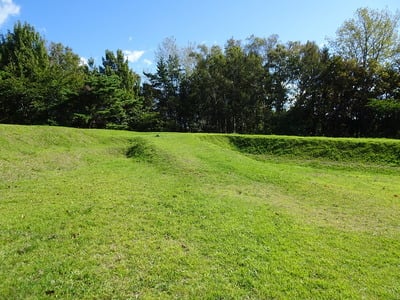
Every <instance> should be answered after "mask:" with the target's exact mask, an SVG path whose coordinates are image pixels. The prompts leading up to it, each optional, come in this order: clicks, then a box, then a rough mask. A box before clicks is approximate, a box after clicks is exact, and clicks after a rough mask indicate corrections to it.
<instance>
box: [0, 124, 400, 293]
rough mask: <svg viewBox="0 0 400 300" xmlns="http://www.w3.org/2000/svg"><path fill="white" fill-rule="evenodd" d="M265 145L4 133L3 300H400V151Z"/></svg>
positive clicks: (85, 133) (380, 146)
mask: <svg viewBox="0 0 400 300" xmlns="http://www.w3.org/2000/svg"><path fill="white" fill-rule="evenodd" d="M270 138H271V137H270ZM246 139H251V140H250V141H249V140H246ZM253 139H255V140H258V142H255V141H254V140H253ZM265 139H266V138H264V137H242V139H241V137H240V136H225V135H207V134H197V135H196V134H178V133H159V134H156V133H132V132H123V131H105V130H104V131H101V130H79V129H68V128H55V127H25V126H6V125H0V171H1V172H0V299H47V298H49V299H51V298H60V299H399V298H400V284H399V282H400V141H391V140H351V139H347V140H334V139H298V138H296V139H295V138H289V137H288V138H284V137H275V138H274V139H277V140H278V142H276V141H274V142H273V145H275V146H266V142H265ZM291 139H292V140H293V139H294V140H296V141H298V142H295V144H296V143H297V144H296V145H297V147H300V144H306V146H304V147H305V148H304V150H302V151H299V150H296V149H299V148H293V147H294V146H293V144H290V142H288V140H291ZM285 140H286V142H285ZM299 141H300V142H299ZM305 141H306V142H305ZM318 141H320V142H318ZM338 142H340V143H344V144H343V145H342V146H340V147H344V148H343V149H347V150H346V151H348V153H344V154H343V153H341V152H340V147H338V149H336V150H334V151H333V153H334V154H329V153H332V151H330V150H329V149H331V148H332V147H331V146H329V145H328V146H326V145H325V146H321V144H320V143H328V144H329V143H338ZM360 142H362V143H365V144H366V146H365V147H364V146H363V147H361V146H360V145H359V144H357V143H360ZM276 143H277V144H278V145H279V146H276ZM288 143H289V144H288ZM310 143H311V144H312V145H314V147H311V148H310V146H309V144H310ZM371 145H372V146H371ZM385 145H387V146H385ZM320 146H321V147H320ZM316 147H317V148H318V147H320V148H321V149H325V150H321V151H317V152H315V153H314V152H312V150H310V149H316ZM361 148H362V149H364V148H368V149H370V150H362V151H361V150H360V149H361ZM271 149H275V150H274V151H273V150H271ZM277 149H278V150H277ZM279 149H280V150H279ZM282 149H286V150H282ZM307 149H309V150H307ZM318 149H319V148H318ZM327 149H328V150H327ZM349 149H350V150H349ZM351 149H353V150H354V151H351ZM378 150H379V153H380V154H382V153H384V152H385V151H388V153H391V154H387V155H378V154H377V153H378V152H377V151H378ZM368 151H369V152H368ZM307 153H309V154H307ZM357 153H358V155H357ZM374 153H375V154H374ZM332 155H333V156H332ZM374 155H375V156H374ZM389 156H390V158H389V159H385V157H389ZM346 157H347V159H346ZM365 157H368V159H365Z"/></svg>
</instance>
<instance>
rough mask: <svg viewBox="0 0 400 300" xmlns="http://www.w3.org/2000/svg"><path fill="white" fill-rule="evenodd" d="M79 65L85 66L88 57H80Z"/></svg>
mask: <svg viewBox="0 0 400 300" xmlns="http://www.w3.org/2000/svg"><path fill="white" fill-rule="evenodd" d="M79 64H80V65H81V66H87V65H88V59H87V58H86V57H81V61H80V63H79Z"/></svg>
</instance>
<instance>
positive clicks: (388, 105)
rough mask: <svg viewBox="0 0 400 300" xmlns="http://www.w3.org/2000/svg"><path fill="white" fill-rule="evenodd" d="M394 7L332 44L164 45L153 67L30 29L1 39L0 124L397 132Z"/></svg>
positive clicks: (370, 14) (399, 83)
mask: <svg viewBox="0 0 400 300" xmlns="http://www.w3.org/2000/svg"><path fill="white" fill-rule="evenodd" d="M399 18H400V15H399V14H398V13H396V14H392V13H391V12H389V11H387V10H371V9H368V8H360V9H358V10H357V11H356V13H355V16H354V18H352V19H350V20H347V21H345V22H344V23H343V24H342V25H341V26H340V27H339V28H338V31H337V35H336V37H335V38H334V39H332V40H331V41H330V43H329V46H326V47H322V48H321V47H319V46H318V45H317V44H316V43H315V42H312V41H308V42H306V43H301V42H298V41H289V42H281V41H280V40H279V38H278V36H277V35H271V36H270V37H267V38H262V37H256V36H250V37H249V38H248V39H246V40H245V41H240V40H235V39H234V38H231V39H229V40H228V41H227V42H226V43H225V45H224V46H223V47H222V46H216V45H215V46H211V47H208V46H206V45H199V46H197V47H195V46H193V45H190V46H189V47H179V46H178V45H177V44H176V41H175V39H174V38H167V39H165V40H164V41H163V42H161V44H160V47H159V48H158V50H157V53H156V59H157V64H156V69H155V70H154V71H153V72H148V73H144V76H145V78H146V80H145V81H144V82H143V83H141V81H140V76H139V75H138V74H137V73H135V72H134V71H132V69H131V68H130V66H129V64H128V60H127V59H126V57H125V56H124V53H123V51H121V50H117V51H116V52H113V51H110V50H106V51H105V53H104V57H103V58H102V61H101V64H100V65H99V66H97V65H96V64H95V62H94V60H93V59H90V60H89V62H88V64H86V65H85V64H82V63H81V61H80V58H79V55H77V54H75V53H74V52H73V51H72V49H70V48H69V47H66V46H64V45H62V44H59V43H51V42H50V43H48V42H47V41H46V40H45V39H44V38H43V37H41V36H40V34H39V33H38V32H37V31H36V30H35V29H34V28H33V27H32V26H31V25H29V24H22V23H20V22H18V23H16V24H15V26H14V29H13V31H8V32H7V33H5V34H2V35H0V122H2V123H20V124H51V125H63V126H77V127H95V128H118V129H130V130H153V131H154V130H157V131H161V130H168V131H192V132H200V131H202V132H227V133H230V132H238V133H266V134H270V133H276V134H295V135H327V136H376V137H378V136H383V137H397V138H399V137H400V113H399V106H400V100H399V99H400V39H399V35H398V27H399V20H400V19H399Z"/></svg>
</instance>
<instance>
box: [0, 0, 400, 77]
mask: <svg viewBox="0 0 400 300" xmlns="http://www.w3.org/2000/svg"><path fill="white" fill-rule="evenodd" d="M359 7H370V8H374V9H383V8H388V9H389V10H391V11H393V12H395V11H396V10H400V1H399V0H387V1H383V0H382V1H378V0H360V1H358V0H334V1H323V0H312V1H311V0H303V1H299V0H293V1H290V0H278V1H276V0H274V1H272V0H202V1H195V0H186V1H185V0H149V1H144V0H142V1H138V0H112V1H111V0H109V1H106V0H0V32H2V33H5V32H6V31H7V30H8V29H12V27H13V24H14V23H15V22H16V21H18V20H20V21H22V22H25V21H26V22H28V23H29V24H31V25H33V26H34V27H35V28H36V30H38V31H39V32H40V33H41V34H42V35H43V36H44V37H45V38H46V40H48V41H52V42H60V43H62V44H64V45H65V46H69V47H71V48H72V49H73V50H74V52H75V53H77V54H79V55H80V56H82V57H84V58H89V57H93V58H95V59H96V61H97V62H98V63H100V62H101V57H102V56H103V55H104V51H105V50H106V49H110V50H113V51H115V50H117V49H121V50H124V51H125V53H126V55H127V57H129V60H130V62H131V67H132V68H133V69H134V70H135V71H136V72H138V73H139V74H141V73H142V71H143V70H145V71H152V70H153V68H154V65H155V62H154V52H155V50H156V49H157V47H158V45H159V44H160V43H161V42H162V41H163V39H165V38H167V37H171V36H173V37H175V39H176V41H177V43H178V45H179V46H186V45H188V44H189V43H196V44H201V43H205V44H207V45H213V44H218V45H221V46H223V45H224V44H225V42H226V41H227V40H228V39H229V38H231V37H233V38H235V39H239V40H244V39H246V38H247V37H249V36H250V35H252V34H254V35H256V36H259V37H268V36H270V35H271V34H278V35H279V37H280V40H281V41H282V42H287V41H297V40H298V41H302V42H305V41H307V40H312V41H315V42H317V43H318V44H323V43H324V42H325V40H326V38H327V37H334V35H335V31H336V29H337V28H338V27H339V26H340V25H341V24H343V22H344V21H345V20H346V19H349V18H351V17H352V16H353V14H354V12H355V10H356V9H357V8H359Z"/></svg>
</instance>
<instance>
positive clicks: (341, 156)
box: [228, 135, 400, 165]
mask: <svg viewBox="0 0 400 300" xmlns="http://www.w3.org/2000/svg"><path fill="white" fill-rule="evenodd" d="M228 139H229V141H230V143H231V144H232V145H233V146H234V147H236V148H237V149H238V150H239V151H242V152H245V153H250V154H263V155H272V156H283V157H286V158H298V159H325V160H331V161H341V162H364V163H373V164H390V165H400V141H398V140H390V139H350V138H321V137H287V136H263V137H261V136H237V135H230V136H228Z"/></svg>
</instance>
